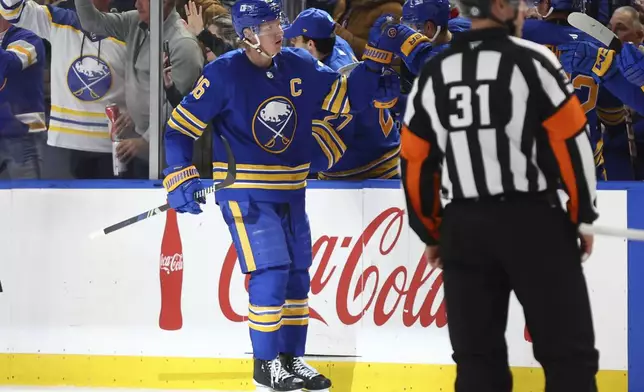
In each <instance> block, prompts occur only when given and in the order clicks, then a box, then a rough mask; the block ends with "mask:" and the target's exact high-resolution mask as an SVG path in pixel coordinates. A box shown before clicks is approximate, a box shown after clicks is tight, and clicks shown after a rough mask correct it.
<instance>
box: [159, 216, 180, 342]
mask: <svg viewBox="0 0 644 392" xmlns="http://www.w3.org/2000/svg"><path fill="white" fill-rule="evenodd" d="M159 267H160V269H159V280H160V281H161V312H160V314H159V327H160V328H161V329H164V330H166V331H176V330H178V329H181V326H182V325H183V316H182V315H181V287H182V285H183V249H182V247H181V235H180V234H179V224H178V222H177V212H176V211H175V210H173V209H169V210H168V211H167V213H166V221H165V230H164V231H163V240H162V242H161V258H160V262H159Z"/></svg>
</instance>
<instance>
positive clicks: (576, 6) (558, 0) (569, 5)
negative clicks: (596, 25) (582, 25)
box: [550, 0, 584, 12]
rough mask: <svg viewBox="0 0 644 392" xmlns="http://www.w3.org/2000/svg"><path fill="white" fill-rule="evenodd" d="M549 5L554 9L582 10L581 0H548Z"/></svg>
mask: <svg viewBox="0 0 644 392" xmlns="http://www.w3.org/2000/svg"><path fill="white" fill-rule="evenodd" d="M550 7H552V9H553V10H554V11H574V12H584V1H583V0H550Z"/></svg>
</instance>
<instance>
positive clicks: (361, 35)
mask: <svg viewBox="0 0 644 392" xmlns="http://www.w3.org/2000/svg"><path fill="white" fill-rule="evenodd" d="M403 4H404V0H308V1H307V4H306V8H319V9H322V10H324V11H326V12H328V13H329V14H331V15H332V16H333V19H335V21H336V22H337V25H336V29H335V33H336V34H337V35H339V36H340V37H342V38H344V39H345V40H346V41H347V42H349V44H350V45H351V49H353V52H354V53H355V55H356V56H357V57H358V59H361V58H362V53H363V52H364V48H365V46H366V45H367V39H368V38H369V29H370V28H371V26H373V24H374V22H375V21H376V19H378V18H379V17H380V16H381V15H384V14H392V15H394V16H395V17H397V18H400V17H401V16H402V6H403Z"/></svg>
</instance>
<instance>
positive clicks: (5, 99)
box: [0, 26, 47, 137]
mask: <svg viewBox="0 0 644 392" xmlns="http://www.w3.org/2000/svg"><path fill="white" fill-rule="evenodd" d="M45 61H46V60H45V46H44V44H43V42H42V40H41V39H40V38H39V37H38V36H37V35H35V34H34V33H32V32H30V31H28V30H24V29H21V28H18V27H14V26H12V27H9V30H7V32H6V34H5V36H4V38H3V39H2V44H1V45H0V137H10V136H21V135H24V134H25V133H27V132H43V131H45V130H47V127H46V124H45V95H44V75H45Z"/></svg>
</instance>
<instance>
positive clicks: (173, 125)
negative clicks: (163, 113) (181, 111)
mask: <svg viewBox="0 0 644 392" xmlns="http://www.w3.org/2000/svg"><path fill="white" fill-rule="evenodd" d="M168 125H169V126H170V128H172V129H174V130H175V131H177V132H180V133H182V134H184V135H186V136H189V137H191V138H193V139H195V140H197V136H195V135H193V134H192V133H191V132H189V131H186V130H185V129H183V127H182V126H180V125H179V124H177V123H176V122H174V120H173V119H169V120H168Z"/></svg>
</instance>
